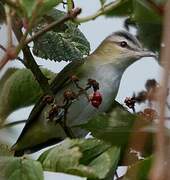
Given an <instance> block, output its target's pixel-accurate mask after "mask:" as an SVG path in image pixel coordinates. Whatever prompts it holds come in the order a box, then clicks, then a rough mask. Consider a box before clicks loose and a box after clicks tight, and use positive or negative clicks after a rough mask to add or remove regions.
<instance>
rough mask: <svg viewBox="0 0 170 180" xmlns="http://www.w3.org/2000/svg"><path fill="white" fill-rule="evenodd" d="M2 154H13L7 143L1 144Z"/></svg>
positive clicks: (0, 154) (0, 153)
mask: <svg viewBox="0 0 170 180" xmlns="http://www.w3.org/2000/svg"><path fill="white" fill-rule="evenodd" d="M0 156H13V151H11V149H10V147H9V146H8V145H6V144H0Z"/></svg>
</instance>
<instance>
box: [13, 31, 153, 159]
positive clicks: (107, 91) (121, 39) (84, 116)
mask: <svg viewBox="0 0 170 180" xmlns="http://www.w3.org/2000/svg"><path fill="white" fill-rule="evenodd" d="M143 57H156V54H155V53H153V52H151V51H149V50H147V49H145V48H143V46H142V45H141V43H140V42H139V40H138V39H137V38H136V37H135V36H134V35H132V34H130V33H129V32H127V31H117V32H114V33H112V34H111V35H109V36H108V37H106V38H105V39H104V40H103V41H102V42H101V44H100V45H99V46H98V47H97V48H96V50H94V52H92V53H91V54H90V55H88V56H87V57H84V58H82V59H80V60H76V61H72V62H71V63H69V64H68V65H67V66H66V67H65V68H64V69H63V70H62V71H61V72H60V73H59V74H58V75H57V76H56V78H54V80H53V82H52V83H51V90H52V92H53V94H54V99H55V102H57V103H59V104H61V103H62V102H63V94H64V93H65V91H66V90H71V91H72V92H74V91H77V87H76V86H75V84H74V83H73V81H72V80H71V78H70V77H71V76H73V75H74V76H76V77H78V79H79V81H78V83H79V86H81V87H84V86H85V85H86V84H87V80H88V79H94V80H96V81H97V82H98V84H99V90H100V93H101V95H102V102H101V104H100V106H99V107H98V108H96V107H94V106H93V105H92V104H91V103H90V102H89V101H88V100H87V97H86V94H82V95H81V96H80V97H79V98H78V99H77V100H75V101H73V103H72V104H71V105H70V106H69V108H68V112H67V125H68V127H69V128H70V129H71V132H72V133H73V134H74V136H75V137H76V138H79V137H84V136H85V135H86V134H87V132H86V131H85V130H82V129H80V128H79V127H78V126H77V125H79V124H83V123H86V122H88V120H89V119H90V118H92V117H93V116H95V115H96V114H97V113H99V112H107V111H108V110H109V109H110V108H111V107H112V106H113V104H114V103H116V102H115V97H116V95H117V92H118V89H119V85H120V81H121V77H122V75H123V73H124V71H125V70H126V69H127V68H128V67H129V66H130V65H131V64H132V63H134V62H135V61H137V60H139V59H141V58H143ZM92 92H93V90H92V89H89V92H88V93H92ZM44 97H45V95H44V96H42V97H41V98H40V100H39V101H38V102H37V103H36V105H35V106H34V108H33V110H32V111H31V113H30V115H29V117H28V120H27V122H26V124H25V126H24V128H23V130H22V132H21V134H20V136H19V138H18V140H17V141H16V143H15V144H14V145H13V146H12V150H14V151H15V155H16V156H21V155H23V154H25V153H33V152H36V151H38V150H40V149H42V148H44V147H47V146H48V145H52V144H56V143H58V142H60V141H62V140H64V139H65V138H66V137H67V133H66V131H64V130H63V128H62V127H61V125H60V124H59V123H56V121H55V120H54V121H53V120H52V121H49V117H48V113H49V111H50V109H51V105H49V104H48V103H46V102H44ZM57 116H59V114H57V115H56V117H57ZM61 117H62V116H61ZM61 117H58V118H61ZM76 126H77V127H76Z"/></svg>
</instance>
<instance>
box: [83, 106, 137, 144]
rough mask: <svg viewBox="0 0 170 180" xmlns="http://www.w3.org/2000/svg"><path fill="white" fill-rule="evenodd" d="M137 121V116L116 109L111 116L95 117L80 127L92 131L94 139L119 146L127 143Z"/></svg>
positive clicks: (101, 115)
mask: <svg viewBox="0 0 170 180" xmlns="http://www.w3.org/2000/svg"><path fill="white" fill-rule="evenodd" d="M135 119H136V116H135V115H133V114H130V113H129V112H127V111H125V110H123V109H120V108H116V109H113V111H112V112H110V113H109V114H105V113H101V114H99V115H97V116H95V117H94V118H92V119H90V120H89V121H88V122H87V123H86V124H82V125H80V127H82V128H84V129H86V130H88V131H90V132H91V133H92V135H93V136H94V137H97V138H99V139H103V140H105V141H108V142H110V143H112V144H114V145H118V146H119V145H124V144H126V143H127V141H128V137H129V135H130V133H131V132H132V126H133V124H134V121H135Z"/></svg>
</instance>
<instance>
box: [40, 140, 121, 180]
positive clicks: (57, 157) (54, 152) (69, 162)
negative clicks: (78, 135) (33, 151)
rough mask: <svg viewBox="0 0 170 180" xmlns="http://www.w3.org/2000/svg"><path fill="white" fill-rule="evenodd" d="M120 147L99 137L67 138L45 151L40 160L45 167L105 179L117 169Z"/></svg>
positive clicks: (45, 168) (49, 169)
mask: <svg viewBox="0 0 170 180" xmlns="http://www.w3.org/2000/svg"><path fill="white" fill-rule="evenodd" d="M119 156H120V148H119V147H113V146H111V145H109V144H106V143H104V142H103V141H100V140H97V139H74V140H70V139H66V140H65V141H64V142H63V143H62V144H60V145H57V146H55V147H54V148H51V149H49V150H47V151H46V152H44V153H43V154H42V155H41V156H40V158H39V161H40V162H41V163H42V166H43V169H44V170H47V171H54V172H64V173H69V174H73V175H78V176H84V177H88V178H91V179H96V178H98V179H103V178H105V177H107V175H108V174H109V173H110V171H111V170H112V171H113V173H114V171H115V170H116V167H117V164H118V160H119Z"/></svg>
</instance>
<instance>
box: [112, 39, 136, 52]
mask: <svg viewBox="0 0 170 180" xmlns="http://www.w3.org/2000/svg"><path fill="white" fill-rule="evenodd" d="M113 42H114V43H115V44H117V45H118V46H120V47H121V48H126V49H129V50H132V51H136V48H133V47H130V46H129V44H128V43H127V42H126V43H127V45H126V47H122V46H121V42H122V41H121V42H117V41H113Z"/></svg>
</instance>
